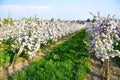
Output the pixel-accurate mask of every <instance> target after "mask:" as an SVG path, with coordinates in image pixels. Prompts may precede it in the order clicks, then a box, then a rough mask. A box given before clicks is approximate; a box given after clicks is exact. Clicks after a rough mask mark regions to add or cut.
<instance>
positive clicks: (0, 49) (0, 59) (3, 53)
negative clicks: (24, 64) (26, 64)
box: [0, 39, 15, 67]
mask: <svg viewBox="0 0 120 80" xmlns="http://www.w3.org/2000/svg"><path fill="white" fill-rule="evenodd" d="M12 43H13V42H12V41H10V40H9V39H8V40H3V41H2V44H1V45H0V67H2V66H5V65H8V64H10V63H12V60H13V58H14V55H15V53H13V51H12V48H11V44H12Z"/></svg>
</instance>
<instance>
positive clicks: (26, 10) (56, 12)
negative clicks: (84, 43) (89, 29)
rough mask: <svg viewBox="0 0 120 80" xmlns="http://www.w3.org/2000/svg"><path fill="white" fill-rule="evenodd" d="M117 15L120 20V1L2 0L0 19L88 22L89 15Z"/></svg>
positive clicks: (0, 3)
mask: <svg viewBox="0 0 120 80" xmlns="http://www.w3.org/2000/svg"><path fill="white" fill-rule="evenodd" d="M89 12H92V13H94V14H97V12H100V14H101V15H102V16H107V15H108V14H110V15H111V16H112V15H114V14H115V15H116V16H115V18H117V19H120V0H0V17H2V18H7V17H8V16H9V15H10V16H12V17H13V18H15V19H21V18H23V17H34V16H35V15H36V16H37V17H39V18H41V19H51V18H55V19H58V18H59V19H61V20H86V19H88V18H92V16H91V15H90V14H89Z"/></svg>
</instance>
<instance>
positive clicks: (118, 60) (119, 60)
mask: <svg viewBox="0 0 120 80" xmlns="http://www.w3.org/2000/svg"><path fill="white" fill-rule="evenodd" d="M114 48H115V49H117V50H119V51H120V41H119V42H118V45H117V46H114ZM113 60H114V61H115V62H116V63H117V65H118V66H119V67H120V57H118V56H117V57H115V58H113Z"/></svg>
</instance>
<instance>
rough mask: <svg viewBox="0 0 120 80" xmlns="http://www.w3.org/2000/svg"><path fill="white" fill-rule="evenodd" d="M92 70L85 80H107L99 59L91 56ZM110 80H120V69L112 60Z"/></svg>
mask: <svg viewBox="0 0 120 80" xmlns="http://www.w3.org/2000/svg"><path fill="white" fill-rule="evenodd" d="M90 61H91V69H90V73H89V74H88V75H87V78H86V79H85V80H106V77H105V70H104V69H103V67H102V64H101V62H100V60H99V59H97V58H96V57H95V56H94V55H92V54H91V60H90ZM110 80H120V68H119V67H118V65H117V64H116V63H115V62H114V61H113V60H112V59H111V60H110Z"/></svg>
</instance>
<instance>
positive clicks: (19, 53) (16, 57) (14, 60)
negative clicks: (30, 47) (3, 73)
mask: <svg viewBox="0 0 120 80" xmlns="http://www.w3.org/2000/svg"><path fill="white" fill-rule="evenodd" d="M23 49H24V45H22V46H21V47H20V49H19V51H18V53H17V55H16V56H15V58H14V59H13V62H12V64H11V65H10V66H12V67H13V68H14V65H15V63H16V61H17V59H18V57H19V56H20V55H21V53H22V51H23Z"/></svg>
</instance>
